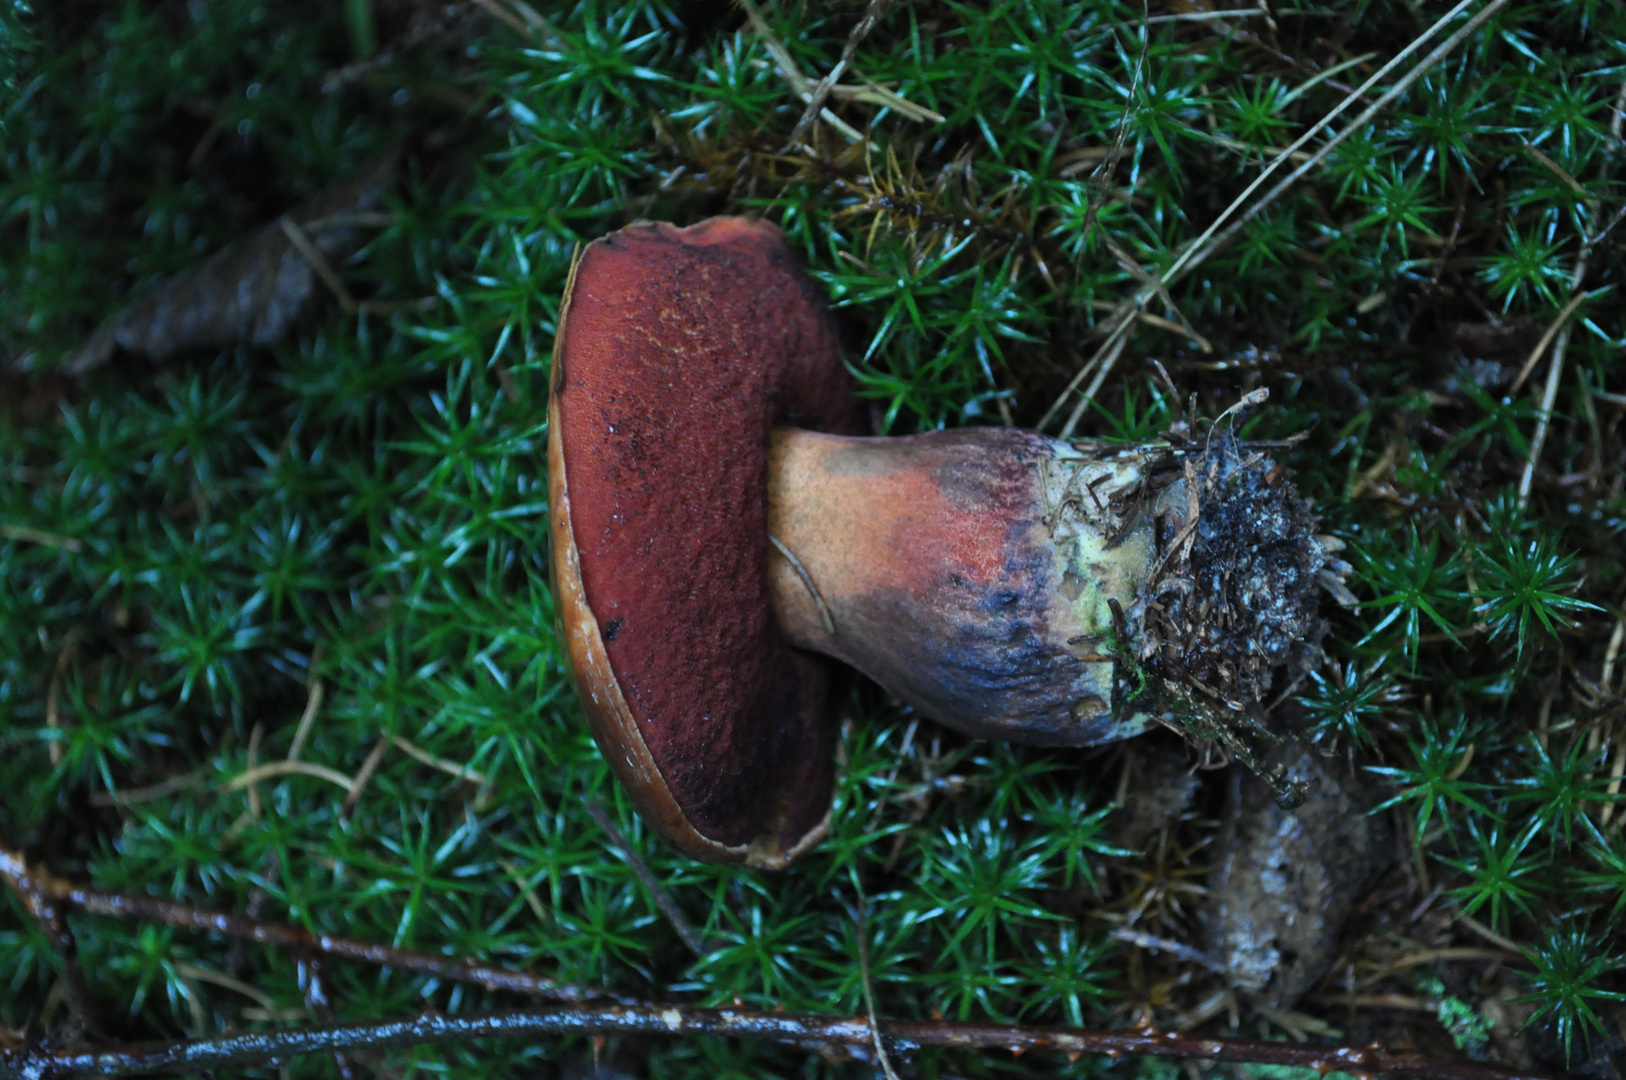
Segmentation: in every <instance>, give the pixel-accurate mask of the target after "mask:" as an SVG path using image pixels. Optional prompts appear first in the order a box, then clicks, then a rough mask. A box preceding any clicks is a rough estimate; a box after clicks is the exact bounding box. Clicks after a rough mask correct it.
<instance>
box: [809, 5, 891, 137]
mask: <svg viewBox="0 0 1626 1080" xmlns="http://www.w3.org/2000/svg"><path fill="white" fill-rule="evenodd" d="M891 6H892V0H869V5H868V6H867V7H866V8H865V9H864V17H863V18H862V19H859V20H858V23H857V24H856V25H855V26H854V27H853V28H852V32H851V33H850V34H848V35H847V44H846V45H845V46H843V47H842V50H841V59H839V60H837V61H836V66H835V67H833V68H831V69H830V72H829V74H827V75H825V77H824V78H822V79H820V80H819V84H818V85H817V86H815V87H814V88H813V90H812V92H811V93H810V94H809V95H808V98H807V108H806V109H805V110H803V112H802V117H801V119H800V120H797V121H796V126H795V127H794V128H792V129H791V132H790V145H792V146H800V145H801V144H802V143H803V142H805V141H806V139H807V133H808V131H809V130H811V129H812V127H813V122H814V121H815V120H817V119H818V118H819V114H820V113H821V112H823V111H824V103H825V101H827V100H828V99H829V97H830V91H831V90H832V89H834V88H835V85H836V81H837V80H838V79H840V78H841V75H842V72H844V71H846V70H847V65H848V64H851V63H852V60H853V55H854V54H855V53H857V52H858V46H859V44H860V43H862V42H863V40H864V39H865V38H867V37H869V32H870V31H871V30H873V29H875V24H876V23H877V22H880V20H881V16H883V15H885V14H886V9H887V8H889V7H891Z"/></svg>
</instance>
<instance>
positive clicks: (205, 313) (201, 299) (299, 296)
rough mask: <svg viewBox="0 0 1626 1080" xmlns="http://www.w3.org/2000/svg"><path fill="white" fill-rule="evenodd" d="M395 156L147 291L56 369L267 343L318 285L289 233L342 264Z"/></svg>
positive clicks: (284, 330) (311, 303) (313, 267)
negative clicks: (118, 357)
mask: <svg viewBox="0 0 1626 1080" xmlns="http://www.w3.org/2000/svg"><path fill="white" fill-rule="evenodd" d="M397 160H398V155H397V154H395V153H390V154H387V155H385V156H384V157H382V158H380V159H379V160H377V161H375V162H373V163H372V164H371V165H369V166H367V167H366V168H364V169H361V170H359V171H357V172H354V173H351V174H350V175H349V176H346V177H343V178H341V179H339V180H338V181H336V182H334V183H333V184H332V185H330V186H329V187H328V188H327V190H325V191H323V192H322V193H321V194H320V195H317V196H316V197H315V198H313V199H310V200H309V201H307V202H304V203H302V204H300V205H299V206H296V207H295V208H294V209H292V210H290V211H289V212H288V213H287V214H285V215H283V217H282V218H279V219H278V220H277V221H273V222H271V223H269V224H267V225H263V226H261V227H260V228H259V229H257V230H255V231H254V232H251V233H249V234H247V235H246V236H243V237H240V238H239V239H238V240H237V241H235V242H234V243H232V244H231V245H230V246H229V247H226V248H225V249H223V250H221V251H218V252H216V253H215V254H213V255H211V256H209V257H208V258H206V259H204V260H203V261H202V262H200V263H197V264H196V265H194V266H191V267H189V268H188V269H186V270H183V271H181V272H180V273H179V274H176V275H175V276H174V277H172V278H169V279H167V280H165V281H161V282H159V283H158V284H156V285H154V286H153V287H152V288H150V289H148V290H146V291H145V292H143V293H142V294H140V295H139V296H138V297H136V299H135V300H134V301H133V302H132V303H130V304H129V305H128V306H126V307H125V308H124V309H123V310H122V311H120V312H119V313H118V314H116V315H114V316H113V317H112V318H110V319H108V320H107V321H106V322H104V323H102V325H101V326H99V327H97V328H96V332H95V333H93V334H91V336H90V338H89V340H87V341H86V342H85V343H84V344H83V345H81V346H80V347H79V348H78V349H76V350H75V351H74V352H73V353H72V354H70V355H69V356H68V358H67V360H66V361H65V362H64V364H63V370H64V371H65V372H67V373H68V374H70V375H83V374H85V373H86V372H89V371H91V370H93V369H95V368H98V367H100V366H101V365H102V364H105V363H106V362H107V361H108V360H109V359H111V358H112V357H113V355H114V354H115V353H116V352H118V351H119V350H123V351H125V352H130V353H137V354H139V355H142V356H147V357H151V358H152V359H155V360H161V359H164V358H166V357H169V356H173V355H175V354H176V353H179V352H183V351H185V350H187V349H205V348H218V347H220V346H222V345H230V344H232V343H234V342H239V341H246V342H251V343H253V344H255V345H266V344H269V343H271V342H273V341H277V340H280V339H281V338H283V337H285V336H286V335H287V334H288V333H289V332H290V331H291V330H292V329H293V327H294V326H296V325H297V324H298V323H299V322H300V321H301V320H302V319H304V318H305V317H306V316H307V315H309V314H310V312H311V311H312V310H313V309H314V308H315V306H316V304H317V302H318V300H319V299H320V295H321V293H322V292H323V291H324V288H325V286H324V285H323V282H322V274H321V270H322V269H323V268H322V267H321V265H320V263H319V262H314V263H313V260H312V259H311V258H310V257H309V255H308V253H302V252H301V251H300V250H299V249H298V247H297V246H296V244H295V243H294V240H293V239H292V238H291V236H290V233H292V234H295V235H298V234H301V233H302V234H303V235H304V236H306V237H308V238H309V241H310V246H311V247H313V248H314V249H315V250H316V251H317V252H318V253H319V254H320V257H321V259H325V260H327V262H328V263H329V264H332V263H340V262H343V261H344V260H345V259H346V258H348V257H349V256H350V255H352V254H354V253H355V251H356V250H357V249H358V248H360V247H361V245H362V243H363V242H364V240H365V238H366V237H367V236H368V235H369V234H370V229H369V226H374V225H376V224H378V215H379V212H380V210H381V208H382V207H383V203H384V196H385V193H386V192H387V191H388V190H389V186H390V183H391V182H392V181H393V179H394V177H395V168H396V162H397ZM285 222H291V223H292V224H294V225H295V226H297V229H294V230H290V229H289V228H288V227H287V225H286V224H285Z"/></svg>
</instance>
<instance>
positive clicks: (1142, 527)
mask: <svg viewBox="0 0 1626 1080" xmlns="http://www.w3.org/2000/svg"><path fill="white" fill-rule="evenodd" d="M852 389H853V388H852V383H851V379H850V376H849V373H848V371H847V369H846V366H845V364H844V362H843V359H842V352H841V349H840V346H839V342H838V338H837V334H836V331H835V329H834V327H833V325H832V322H831V320H830V317H829V315H828V313H827V311H826V308H825V306H824V303H823V300H822V298H821V296H820V295H819V293H818V290H817V288H816V287H815V286H814V284H813V283H812V282H811V281H810V280H809V279H808V278H807V276H806V275H805V274H803V273H802V271H801V270H800V269H799V268H798V267H797V266H796V264H795V262H794V261H793V259H792V257H791V254H790V252H789V251H788V249H787V248H786V245H785V243H784V241H783V239H782V237H781V235H780V233H779V232H778V230H777V229H775V228H774V227H773V226H771V225H768V224H765V223H763V222H760V221H753V220H747V219H742V218H713V219H711V220H709V221H704V222H701V223H700V224H698V225H694V226H691V227H689V228H677V227H674V226H671V225H666V224H650V223H639V224H636V225H632V226H630V227H628V228H625V229H622V230H621V231H619V232H617V233H614V234H612V235H610V236H607V237H605V238H603V239H601V240H598V241H596V242H594V243H593V244H591V245H589V246H588V247H587V249H586V250H585V251H584V252H583V253H582V254H581V256H580V258H579V260H578V261H577V264H576V266H575V267H574V269H573V270H572V273H571V278H570V283H569V284H568V286H567V287H566V294H565V299H564V303H563V305H562V307H561V311H560V317H559V329H558V336H557V340H556V344H555V349H554V374H553V383H552V391H551V394H550V397H549V405H548V416H549V430H548V469H549V489H550V497H551V520H550V536H551V542H552V545H553V555H552V567H553V574H554V583H555V602H556V606H557V611H558V615H559V620H560V634H561V639H562V641H563V642H564V643H565V647H566V650H567V652H568V654H569V658H570V665H571V669H572V672H573V676H574V678H575V681H576V685H577V687H578V690H579V692H580V694H581V698H582V703H583V707H584V710H585V711H586V714H587V717H588V720H589V723H590V725H591V727H592V730H593V734H594V737H595V738H596V739H597V741H598V743H599V746H600V747H601V748H602V749H603V752H604V754H605V756H606V758H607V759H608V760H609V762H610V764H611V766H612V767H613V769H614V771H615V772H616V774H617V775H618V777H619V778H620V780H621V781H622V783H623V784H624V785H625V786H626V788H627V790H628V791H629V792H630V793H631V795H632V799H633V802H634V804H635V805H636V807H637V808H638V810H639V812H640V813H641V814H643V816H644V817H645V818H646V820H648V821H649V823H650V824H651V825H653V826H654V827H655V829H656V830H657V831H658V832H659V833H661V835H663V836H664V837H666V838H667V839H668V840H670V841H671V842H673V843H674V844H676V845H677V846H678V847H680V848H681V849H683V850H684V851H686V852H688V853H690V854H692V855H694V856H696V857H699V858H703V859H710V860H714V861H744V862H747V863H751V864H753V865H761V866H782V865H784V864H785V863H787V862H788V861H789V860H791V859H792V858H794V857H795V856H796V855H797V854H798V853H800V852H801V851H803V850H805V849H806V848H807V847H809V846H810V845H811V844H813V843H815V842H817V840H818V838H819V837H820V836H822V835H823V831H824V828H825V824H826V822H827V818H828V808H829V802H830V790H831V783H832V775H833V774H832V768H833V766H832V756H833V740H834V737H835V731H836V708H837V704H838V698H839V694H838V685H839V680H840V679H841V678H842V675H843V671H844V666H850V667H852V668H856V669H857V670H859V671H861V672H863V673H864V674H866V675H868V676H869V677H870V678H872V679H873V680H874V681H876V682H877V683H879V684H880V685H881V686H882V687H884V688H886V689H887V690H889V691H890V692H891V693H893V694H894V695H896V696H897V697H899V698H901V699H902V700H903V701H904V702H906V703H907V704H909V705H911V706H913V707H914V708H915V709H916V710H918V711H919V712H920V713H921V714H923V715H924V716H927V717H929V718H931V719H934V720H937V721H939V722H941V723H944V724H947V725H948V726H950V727H953V728H956V729H957V730H960V731H962V732H965V733H967V734H970V735H973V736H978V737H984V738H997V739H1009V740H1015V741H1022V742H1030V743H1041V744H1047V745H1057V746H1086V745H1092V744H1096V743H1101V742H1106V741H1110V740H1114V739H1122V738H1125V737H1128V736H1131V735H1134V734H1137V733H1138V732H1141V731H1143V730H1145V729H1146V728H1147V727H1148V726H1150V725H1152V724H1154V723H1158V722H1163V723H1171V724H1175V725H1178V726H1183V727H1184V728H1185V729H1187V730H1189V731H1194V732H1196V733H1198V734H1202V735H1207V736H1214V737H1219V738H1221V739H1223V740H1225V741H1227V742H1228V743H1229V744H1230V745H1232V746H1233V748H1236V749H1243V748H1244V741H1243V740H1241V739H1240V738H1238V737H1237V736H1236V735H1235V732H1237V731H1240V730H1247V729H1248V728H1249V727H1250V726H1254V722H1253V721H1252V720H1251V719H1250V718H1251V717H1253V716H1254V715H1255V714H1256V713H1257V712H1259V711H1260V706H1261V704H1262V703H1263V702H1264V700H1265V698H1266V695H1267V693H1268V692H1269V691H1270V690H1271V688H1272V686H1273V684H1275V683H1276V679H1277V675H1278V674H1279V673H1280V672H1282V671H1283V670H1285V671H1287V672H1288V673H1289V676H1288V678H1289V680H1292V679H1296V678H1298V677H1301V676H1302V673H1303V671H1304V670H1305V669H1306V668H1307V667H1308V665H1309V664H1310V662H1311V660H1312V658H1313V655H1314V654H1315V652H1316V650H1317V648H1318V641H1319V638H1320V636H1321V633H1322V624H1321V621H1320V619H1319V617H1318V615H1317V602H1318V597H1319V592H1320V591H1321V590H1322V589H1323V588H1324V587H1327V588H1332V589H1334V590H1335V591H1341V590H1342V586H1341V584H1339V574H1340V573H1341V572H1342V571H1344V570H1345V569H1346V568H1345V567H1344V564H1342V563H1338V562H1336V561H1335V560H1334V559H1333V558H1332V557H1331V554H1330V552H1331V551H1332V550H1333V548H1332V545H1330V544H1329V543H1328V542H1327V541H1326V538H1317V537H1316V536H1315V534H1314V528H1313V526H1314V517H1313V515H1312V514H1311V511H1310V508H1309V506H1308V504H1307V503H1306V502H1305V501H1304V500H1302V499H1300V498H1299V497H1298V496H1297V495H1296V494H1295V493H1294V491H1293V488H1292V485H1291V483H1290V482H1289V481H1288V479H1287V477H1286V474H1285V471H1284V470H1283V469H1282V468H1281V467H1280V466H1277V465H1275V464H1274V463H1273V462H1272V461H1271V460H1270V458H1269V457H1268V456H1267V454H1266V452H1265V450H1264V449H1261V448H1258V447H1249V446H1244V445H1243V444H1240V443H1238V442H1237V440H1235V439H1234V438H1232V437H1231V436H1229V435H1224V434H1219V433H1217V432H1214V433H1211V436H1210V437H1209V438H1207V439H1202V440H1185V439H1180V438H1178V437H1174V438H1171V439H1169V440H1166V441H1164V442H1160V443H1158V444H1156V445H1152V446H1136V447H1120V448H1109V447H1104V446H1096V445H1088V444H1075V443H1068V442H1063V441H1060V440H1057V439H1052V438H1049V437H1047V436H1044V435H1040V434H1037V433H1035V432H1030V431H1019V430H1014V429H1009V428H970V429H962V430H955V431H936V432H931V433H928V434H924V435H914V436H905V437H895V438H871V437H866V436H865V434H864V432H865V428H866V424H865V420H864V416H865V414H864V411H863V409H862V408H861V407H860V404H859V402H858V401H857V400H856V399H855V398H854V396H853V393H852ZM837 662H839V663H837Z"/></svg>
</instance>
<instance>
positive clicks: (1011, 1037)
mask: <svg viewBox="0 0 1626 1080" xmlns="http://www.w3.org/2000/svg"><path fill="white" fill-rule="evenodd" d="M0 877H3V878H5V879H6V880H7V881H8V882H9V883H10V884H11V886H12V887H13V888H14V889H16V890H17V891H18V892H19V893H22V894H25V895H26V894H28V893H32V894H33V895H36V896H38V897H40V898H41V899H42V900H43V901H45V902H49V903H54V904H56V905H59V906H63V907H67V906H71V907H76V908H79V909H81V910H83V911H86V912H89V913H91V914H96V915H106V916H112V917H114V918H123V919H133V920H138V921H143V922H155V923H161V924H163V925H166V926H174V927H178V928H182V929H189V930H197V931H202V932H205V933H215V934H221V935H224V936H226V937H235V938H239V939H242V940H247V941H255V942H259V943H261V944H266V945H271V946H274V947H279V948H284V949H288V950H290V951H293V952H294V953H295V955H297V956H301V957H304V958H309V957H311V956H313V955H322V956H336V957H340V958H343V959H349V960H360V961H363V962H366V963H372V964H379V965H382V966H386V967H394V968H398V969H401V970H404V971H415V972H419V973H422V974H427V975H433V976H436V977H438V978H441V979H446V980H449V981H455V982H462V983H469V984H472V985H475V986H481V987H485V988H486V989H491V990H506V991H514V992H518V993H524V994H532V995H536V996H544V997H552V998H559V999H565V1000H569V1001H575V1002H581V1001H585V1000H588V999H590V998H594V997H598V998H610V995H609V994H607V993H604V992H601V991H597V990H589V989H583V988H580V987H573V986H568V985H564V984H560V983H557V982H554V981H553V980H551V979H545V978H541V977H539V976H535V975H529V974H525V973H523V972H515V971H508V970H506V969H503V968H493V967H488V966H485V965H481V964H474V963H470V962H468V961H466V960H461V959H455V958H451V957H446V956H433V955H430V954H426V953H414V952H410V951H408V950H405V949H396V948H391V947H390V946H387V945H370V944H366V943H362V942H355V941H348V940H346V939H344V938H336V937H332V936H330V935H326V934H320V935H313V934H310V933H307V932H306V931H304V930H299V929H296V928H293V927H289V926H279V925H276V924H274V923H264V922H259V921H258V920H255V919H247V918H243V917H241V916H236V915H227V914H223V913H220V912H212V911H203V910H200V909H197V908H190V907H187V906H185V905H182V904H174V903H170V902H167V901H162V900H155V899H152V898H150V897H144V896H119V895H115V894H107V893H99V892H95V891H92V890H89V889H82V888H79V887H77V886H74V885H73V884H71V883H69V882H67V881H64V880H62V879H59V878H56V877H53V876H51V875H49V874H46V873H43V872H41V871H38V870H34V869H31V868H30V867H29V866H28V864H27V863H26V862H25V861H24V860H23V858H22V857H21V856H20V855H19V854H17V853H16V852H13V851H11V850H9V849H7V848H5V847H0ZM307 962H308V959H307ZM611 1001H612V1002H613V1004H606V1005H602V1006H590V1005H581V1004H575V1005H568V1006H556V1007H550V1008H544V1009H531V1010H520V1011H513V1012H502V1013H491V1014H485V1015H474V1016H463V1017H450V1016H442V1015H439V1014H435V1015H430V1016H421V1017H417V1018H415V1019H410V1020H386V1021H376V1022H369V1023H358V1024H319V1025H315V1026H311V1027H301V1028H290V1029H285V1030H282V1031H268V1032H256V1033H253V1034H248V1035H232V1036H228V1037H224V1038H218V1039H196V1040H190V1041H186V1042H176V1043H167V1044H156V1045H155V1044H148V1045H137V1046H125V1047H112V1048H104V1049H100V1050H97V1051H91V1052H72V1051H65V1050H64V1051H57V1050H54V1049H52V1048H50V1047H49V1046H47V1045H41V1044H39V1043H27V1044H22V1045H13V1046H11V1047H9V1048H7V1049H4V1050H0V1080H25V1078H26V1080H56V1078H58V1077H66V1076H69V1075H73V1074H89V1075H95V1076H136V1075H145V1074H151V1073H159V1072H172V1071H188V1072H198V1071H202V1070H205V1069H209V1068H216V1067H221V1066H230V1065H255V1064H264V1063H267V1062H271V1061H279V1060H282V1059H285V1058H288V1057H292V1056H295V1055H298V1054H309V1053H333V1052H336V1051H344V1050H365V1049H369V1048H383V1047H390V1046H420V1045H426V1044H430V1043H444V1042H460V1041H464V1040H467V1039H475V1038H488V1037H503V1036H535V1035H608V1034H616V1033H644V1034H661V1035H719V1036H728V1037H734V1038H750V1039H765V1040H769V1041H773V1042H780V1043H787V1044H791V1045H796V1046H802V1047H808V1048H817V1047H821V1046H828V1045H830V1044H832V1043H834V1044H840V1045H844V1046H846V1047H848V1048H849V1049H850V1052H852V1053H855V1054H866V1055H867V1054H868V1053H869V1052H870V1051H871V1049H872V1048H873V1047H874V1045H875V1041H876V1038H877V1035H879V1036H880V1038H882V1039H884V1040H885V1041H886V1043H887V1045H888V1046H890V1047H891V1048H892V1049H893V1050H894V1051H896V1052H899V1053H903V1054H907V1053H910V1052H912V1051H915V1050H918V1049H920V1048H922V1047H925V1046H945V1047H959V1048H961V1049H985V1050H1008V1051H1010V1052H1012V1053H1022V1052H1025V1051H1028V1050H1041V1049H1048V1050H1054V1051H1057V1052H1059V1053H1063V1054H1067V1055H1069V1056H1072V1057H1076V1056H1077V1055H1079V1054H1108V1055H1113V1056H1118V1055H1123V1054H1145V1055H1150V1056H1155V1057H1173V1058H1185V1059H1189V1060H1213V1061H1235V1062H1254V1063H1261V1064H1276V1065H1293V1066H1299V1067H1305V1068H1312V1069H1318V1070H1320V1071H1322V1072H1327V1071H1329V1070H1333V1069H1337V1070H1341V1071H1344V1072H1352V1073H1357V1074H1364V1075H1366V1076H1369V1077H1373V1078H1379V1077H1391V1076H1393V1077H1400V1076H1412V1077H1418V1078H1420V1080H1545V1078H1542V1077H1540V1076H1539V1075H1538V1074H1535V1073H1530V1072H1520V1071H1517V1070H1510V1069H1504V1068H1500V1067H1498V1066H1494V1065H1483V1064H1478V1063H1474V1062H1459V1061H1442V1060H1437V1059H1430V1058H1425V1057H1422V1056H1420V1055H1417V1054H1413V1053H1405V1052H1399V1053H1397V1052H1394V1051H1391V1050H1389V1049H1387V1048H1386V1047H1384V1046H1382V1045H1381V1044H1377V1043H1374V1044H1372V1045H1371V1046H1366V1047H1356V1046H1304V1045H1296V1044H1290V1043H1274V1042H1262V1041H1258V1040H1251V1039H1225V1038H1192V1037H1188V1036H1184V1035H1177V1034H1172V1033H1167V1032H1158V1031H1154V1030H1151V1029H1150V1028H1138V1029H1135V1030H1133V1031H1123V1032H1117V1031H1086V1030H1082V1029H1078V1028H1042V1027H1030V1026H1023V1025H1005V1024H956V1023H948V1022H943V1021H896V1020H876V1021H872V1020H871V1019H870V1018H868V1017H862V1016H850V1017H832V1016H811V1015H804V1016H796V1015H792V1014H788V1013H778V1012H776V1013H758V1012H747V1011H743V1010H715V1009H699V1008H694V1007H692V1006H688V1005H682V1004H663V1003H655V1002H637V1001H628V1000H626V999H614V998H611Z"/></svg>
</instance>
